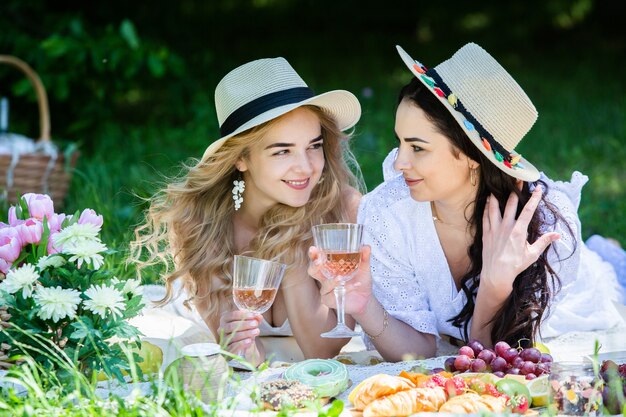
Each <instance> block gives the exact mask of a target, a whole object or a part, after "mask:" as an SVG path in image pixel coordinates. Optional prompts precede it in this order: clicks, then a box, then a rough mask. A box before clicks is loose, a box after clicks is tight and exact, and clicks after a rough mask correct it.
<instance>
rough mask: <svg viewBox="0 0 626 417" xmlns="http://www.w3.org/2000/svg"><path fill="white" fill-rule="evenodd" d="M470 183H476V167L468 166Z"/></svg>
mask: <svg viewBox="0 0 626 417" xmlns="http://www.w3.org/2000/svg"><path fill="white" fill-rule="evenodd" d="M470 184H472V186H473V187H475V186H476V184H478V168H474V169H471V168H470Z"/></svg>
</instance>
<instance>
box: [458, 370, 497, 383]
mask: <svg viewBox="0 0 626 417" xmlns="http://www.w3.org/2000/svg"><path fill="white" fill-rule="evenodd" d="M456 376H460V377H461V378H463V379H464V380H465V381H466V382H467V381H469V380H470V379H472V378H478V379H480V380H481V381H483V382H485V383H488V384H493V385H495V384H496V382H498V381H499V380H500V378H499V377H497V376H496V375H494V374H492V373H488V372H463V373H460V374H457V375H456Z"/></svg>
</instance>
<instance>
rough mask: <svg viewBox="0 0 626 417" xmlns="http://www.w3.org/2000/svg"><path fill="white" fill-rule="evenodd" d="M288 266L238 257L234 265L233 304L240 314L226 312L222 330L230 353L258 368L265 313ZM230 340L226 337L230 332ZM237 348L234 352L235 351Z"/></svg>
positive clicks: (223, 316)
mask: <svg viewBox="0 0 626 417" xmlns="http://www.w3.org/2000/svg"><path fill="white" fill-rule="evenodd" d="M286 269H287V266H286V265H285V264H281V263H278V262H272V261H267V260H264V259H257V258H251V257H248V256H241V255H235V259H234V262H233V301H234V302H235V305H236V306H237V307H238V308H239V311H231V312H228V313H225V314H224V315H222V317H221V318H220V329H221V330H223V331H224V336H223V339H224V340H225V342H226V343H227V346H228V350H229V351H231V352H232V351H234V352H236V353H237V354H238V355H239V356H243V357H245V358H246V360H248V361H250V362H252V363H253V364H254V365H256V364H257V363H258V362H260V361H261V360H262V358H261V355H260V354H259V351H258V349H257V346H256V343H254V341H255V338H256V336H258V335H259V323H261V320H263V316H262V315H261V314H263V313H265V312H266V311H267V310H269V308H270V307H271V306H272V303H273V302H274V299H275V298H276V293H277V292H278V287H279V286H280V283H281V281H282V279H283V276H284V274H285V270H286ZM227 332H228V335H229V336H230V339H228V338H227V337H226V333H227ZM231 349H233V350H231Z"/></svg>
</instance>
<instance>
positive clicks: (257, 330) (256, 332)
mask: <svg viewBox="0 0 626 417" xmlns="http://www.w3.org/2000/svg"><path fill="white" fill-rule="evenodd" d="M259 333H260V330H259V329H254V330H252V334H254V335H257V334H259Z"/></svg>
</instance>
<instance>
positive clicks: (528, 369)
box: [520, 361, 535, 375]
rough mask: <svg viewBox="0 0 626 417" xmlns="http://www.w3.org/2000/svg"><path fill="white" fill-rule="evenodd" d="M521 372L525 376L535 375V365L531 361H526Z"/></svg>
mask: <svg viewBox="0 0 626 417" xmlns="http://www.w3.org/2000/svg"><path fill="white" fill-rule="evenodd" d="M520 372H521V373H522V374H523V375H528V374H534V373H535V363H534V362H531V361H525V362H523V363H522V366H521V367H520Z"/></svg>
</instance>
